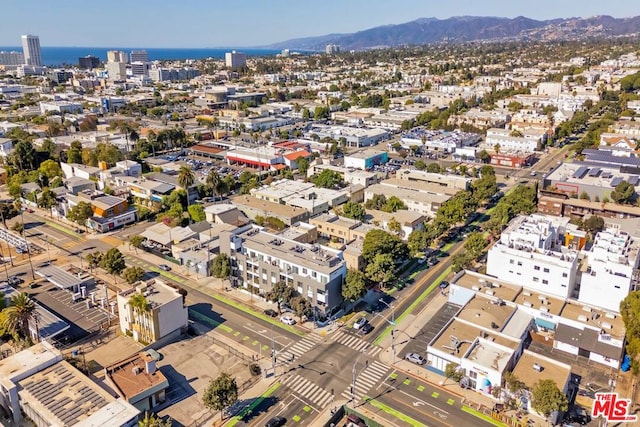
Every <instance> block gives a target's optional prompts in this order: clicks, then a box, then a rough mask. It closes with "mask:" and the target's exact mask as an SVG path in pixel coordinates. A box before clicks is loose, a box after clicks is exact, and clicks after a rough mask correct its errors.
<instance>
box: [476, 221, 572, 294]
mask: <svg viewBox="0 0 640 427" xmlns="http://www.w3.org/2000/svg"><path fill="white" fill-rule="evenodd" d="M579 234H580V232H579V230H577V228H576V227H575V226H571V225H570V224H569V219H568V218H566V219H565V218H557V217H548V216H544V215H539V214H534V215H530V216H518V217H516V218H515V219H513V220H512V221H511V223H510V224H509V226H508V227H507V228H506V229H505V230H504V231H503V232H502V234H501V236H500V240H499V241H498V242H496V244H495V245H494V246H492V247H491V249H489V252H488V255H487V275H489V276H493V277H496V278H498V279H500V280H505V281H508V282H511V283H521V284H522V285H523V286H526V287H528V288H530V289H535V290H537V291H540V292H544V293H545V294H549V295H555V296H558V297H561V298H568V297H571V296H576V295H577V289H576V276H577V270H578V253H577V251H576V250H574V249H570V248H569V247H567V242H571V241H572V236H574V235H579ZM582 234H584V233H582ZM577 249H578V250H579V249H582V246H580V245H578V248H577Z"/></svg>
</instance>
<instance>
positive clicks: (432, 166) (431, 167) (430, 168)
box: [427, 163, 440, 173]
mask: <svg viewBox="0 0 640 427" xmlns="http://www.w3.org/2000/svg"><path fill="white" fill-rule="evenodd" d="M427 172H430V173H440V165H439V164H437V163H429V164H428V165H427Z"/></svg>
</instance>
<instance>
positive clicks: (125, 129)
mask: <svg viewBox="0 0 640 427" xmlns="http://www.w3.org/2000/svg"><path fill="white" fill-rule="evenodd" d="M118 130H119V131H120V132H121V133H123V134H124V137H125V138H126V140H127V150H126V151H127V153H128V152H129V135H130V134H131V132H133V126H132V125H131V123H129V122H127V121H121V122H119V123H118Z"/></svg>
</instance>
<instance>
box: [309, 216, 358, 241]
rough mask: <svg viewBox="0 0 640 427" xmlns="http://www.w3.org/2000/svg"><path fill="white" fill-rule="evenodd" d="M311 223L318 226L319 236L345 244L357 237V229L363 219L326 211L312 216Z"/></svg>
mask: <svg viewBox="0 0 640 427" xmlns="http://www.w3.org/2000/svg"><path fill="white" fill-rule="evenodd" d="M309 224H311V225H313V226H315V227H316V230H317V232H318V236H320V237H323V238H325V239H327V240H330V241H332V242H336V243H342V244H345V243H348V242H350V241H352V240H354V239H355V238H356V233H355V230H356V229H357V228H359V227H360V226H361V225H362V221H358V220H357V219H351V218H347V217H343V216H338V215H336V214H333V213H325V214H322V215H318V216H316V217H313V218H311V219H310V220H309Z"/></svg>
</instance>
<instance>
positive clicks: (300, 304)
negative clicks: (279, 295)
mask: <svg viewBox="0 0 640 427" xmlns="http://www.w3.org/2000/svg"><path fill="white" fill-rule="evenodd" d="M291 308H292V309H293V311H294V312H295V313H296V315H297V316H298V318H299V319H300V323H302V317H303V316H307V318H309V317H310V316H311V313H312V312H313V306H312V305H311V302H310V301H309V300H308V299H306V298H305V297H303V296H302V295H298V296H296V297H293V298H292V299H291Z"/></svg>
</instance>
